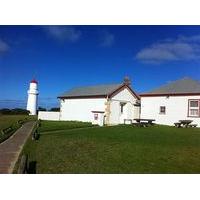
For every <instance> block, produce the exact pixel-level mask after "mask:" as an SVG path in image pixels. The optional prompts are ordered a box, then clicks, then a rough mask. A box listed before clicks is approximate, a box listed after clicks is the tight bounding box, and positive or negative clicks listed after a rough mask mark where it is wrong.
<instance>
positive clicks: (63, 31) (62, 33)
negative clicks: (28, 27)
mask: <svg viewBox="0 0 200 200" xmlns="http://www.w3.org/2000/svg"><path fill="white" fill-rule="evenodd" d="M45 30H46V31H47V33H48V34H49V35H50V36H52V37H54V38H55V39H58V40H63V41H70V42H76V41H77V40H79V39H80V37H81V31H79V30H77V29H76V28H74V27H71V26H46V27H45Z"/></svg>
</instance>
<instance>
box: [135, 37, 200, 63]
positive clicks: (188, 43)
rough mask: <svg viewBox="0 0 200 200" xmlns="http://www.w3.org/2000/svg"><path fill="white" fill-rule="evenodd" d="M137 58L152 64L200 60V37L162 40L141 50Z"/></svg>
mask: <svg viewBox="0 0 200 200" xmlns="http://www.w3.org/2000/svg"><path fill="white" fill-rule="evenodd" d="M135 57H136V59H138V60H140V61H143V62H152V63H161V62H167V61H174V60H198V59H200V35H194V36H190V37H186V36H179V37H177V38H176V39H165V40H162V41H161V42H158V43H154V44H151V45H150V46H149V47H146V48H144V49H141V50H140V51H139V52H138V53H137V54H136V56H135Z"/></svg>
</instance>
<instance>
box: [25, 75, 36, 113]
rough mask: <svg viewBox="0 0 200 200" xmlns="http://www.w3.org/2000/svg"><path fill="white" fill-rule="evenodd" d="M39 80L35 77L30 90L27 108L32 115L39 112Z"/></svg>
mask: <svg viewBox="0 0 200 200" xmlns="http://www.w3.org/2000/svg"><path fill="white" fill-rule="evenodd" d="M38 94H39V93H38V82H37V81H36V80H35V79H33V80H32V81H31V82H30V86H29V90H28V101H27V108H26V109H27V110H29V111H30V115H36V114H37V102H38Z"/></svg>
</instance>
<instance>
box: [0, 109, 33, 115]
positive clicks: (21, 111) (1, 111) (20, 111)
mask: <svg viewBox="0 0 200 200" xmlns="http://www.w3.org/2000/svg"><path fill="white" fill-rule="evenodd" d="M29 113H30V112H29V111H28V110H25V109H22V108H14V109H8V108H2V109H0V114H2V115H28V114H29Z"/></svg>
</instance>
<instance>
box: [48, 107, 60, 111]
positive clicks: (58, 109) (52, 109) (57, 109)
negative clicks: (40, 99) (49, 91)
mask: <svg viewBox="0 0 200 200" xmlns="http://www.w3.org/2000/svg"><path fill="white" fill-rule="evenodd" d="M50 111H60V108H51V109H50Z"/></svg>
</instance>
